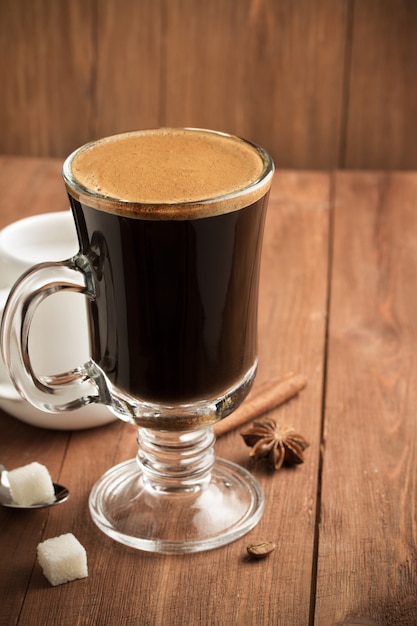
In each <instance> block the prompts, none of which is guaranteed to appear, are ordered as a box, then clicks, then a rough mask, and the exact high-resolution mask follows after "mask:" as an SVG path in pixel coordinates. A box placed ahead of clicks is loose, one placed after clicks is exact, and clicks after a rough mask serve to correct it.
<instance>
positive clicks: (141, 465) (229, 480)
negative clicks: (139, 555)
mask: <svg viewBox="0 0 417 626" xmlns="http://www.w3.org/2000/svg"><path fill="white" fill-rule="evenodd" d="M214 441H215V437H214V433H213V428H212V427H205V428H202V429H198V430H190V431H184V432H183V431H181V432H176V431H172V432H171V431H154V430H150V429H146V428H140V429H139V430H138V444H139V450H138V454H137V456H136V458H135V459H131V460H129V461H126V462H124V463H121V464H119V465H116V466H115V467H113V468H112V469H110V470H109V471H107V472H106V473H105V474H104V475H103V476H102V477H101V478H100V479H99V480H98V481H97V483H96V484H95V485H94V487H93V489H92V491H91V494H90V500H89V506H90V512H91V515H92V518H93V520H94V522H95V523H96V524H97V526H98V527H99V528H100V529H101V530H102V531H103V532H104V533H105V534H106V535H108V536H109V537H111V538H112V539H114V540H116V541H118V542H120V543H123V544H125V545H127V546H130V547H132V548H137V549H139V550H145V551H149V552H159V553H186V552H199V551H202V550H209V549H212V548H217V547H220V546H222V545H225V544H227V543H230V542H231V541H235V540H236V539H238V538H239V537H241V536H242V535H244V534H246V533H247V532H248V531H249V530H250V529H251V528H253V527H254V526H255V525H256V524H257V522H258V521H259V519H260V518H261V516H262V513H263V508H264V497H263V493H262V490H261V488H260V486H259V484H258V482H257V480H256V479H255V478H254V477H253V476H252V474H251V473H250V472H248V471H247V470H245V469H244V468H243V467H241V466H239V465H236V464H235V463H232V462H230V461H226V460H223V459H217V460H216V459H215V456H214V449H213V448H214Z"/></svg>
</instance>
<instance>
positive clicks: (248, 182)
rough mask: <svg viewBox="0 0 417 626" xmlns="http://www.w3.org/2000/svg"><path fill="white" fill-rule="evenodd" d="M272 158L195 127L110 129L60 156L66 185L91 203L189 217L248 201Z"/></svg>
mask: <svg viewBox="0 0 417 626" xmlns="http://www.w3.org/2000/svg"><path fill="white" fill-rule="evenodd" d="M273 169H274V166H273V163H272V161H271V159H270V157H269V156H268V154H267V153H266V152H264V151H263V150H262V149H261V148H259V147H258V146H255V145H253V144H251V143H249V142H246V141H244V140H243V139H240V138H238V137H233V136H231V135H226V134H222V133H217V132H214V131H208V130H200V129H170V128H161V129H155V130H148V131H137V132H129V133H123V134H120V135H114V136H112V137H107V138H105V139H102V140H99V141H96V142H92V143H90V144H87V145H86V146H83V147H81V148H80V149H78V150H76V151H75V152H74V153H73V154H72V155H70V156H69V157H68V159H67V160H66V161H65V163H64V168H63V176H64V180H65V183H66V186H67V190H68V192H69V193H70V195H71V196H72V197H74V198H75V199H76V200H78V201H80V202H82V203H83V204H87V205H88V206H91V207H93V208H96V209H99V210H102V211H106V212H110V213H114V214H118V215H126V216H128V217H138V218H141V219H154V220H155V219H170V220H172V219H195V218H200V217H207V216H210V215H218V214H220V213H228V212H231V211H235V210H238V209H241V208H243V207H245V206H249V205H250V204H252V203H253V202H256V201H257V200H259V199H260V198H261V197H262V196H264V195H265V194H266V192H267V191H268V189H269V187H270V185H271V181H272V174H273Z"/></svg>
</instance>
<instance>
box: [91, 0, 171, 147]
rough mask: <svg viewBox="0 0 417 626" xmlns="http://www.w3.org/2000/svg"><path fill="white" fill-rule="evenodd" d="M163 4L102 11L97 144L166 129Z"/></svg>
mask: <svg viewBox="0 0 417 626" xmlns="http://www.w3.org/2000/svg"><path fill="white" fill-rule="evenodd" d="M162 5H163V2H162V0H152V1H149V0H145V1H140V2H132V1H131V0H118V1H117V2H115V1H114V0H104V1H102V2H98V3H97V7H96V24H95V29H96V40H97V50H96V59H95V65H96V67H95V107H94V108H95V119H94V126H93V135H94V137H93V138H95V139H97V138H100V137H106V136H107V135H112V134H115V133H119V132H123V131H126V130H136V129H138V128H155V127H157V126H161V125H163V123H162V121H161V110H160V109H161V107H162V102H163V93H164V91H163V90H164V85H163V76H162V74H163V69H164V65H165V60H164V55H165V48H164V33H163V19H162V18H163V12H162Z"/></svg>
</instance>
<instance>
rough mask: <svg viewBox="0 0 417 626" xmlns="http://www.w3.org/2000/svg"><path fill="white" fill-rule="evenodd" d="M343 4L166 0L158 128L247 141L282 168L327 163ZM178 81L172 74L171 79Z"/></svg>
mask: <svg viewBox="0 0 417 626" xmlns="http://www.w3.org/2000/svg"><path fill="white" fill-rule="evenodd" d="M346 6H347V3H346V2H337V3H335V2H332V1H331V0H330V1H328V0H320V1H318V2H315V3H311V2H310V1H309V0H301V1H299V2H297V3H296V4H294V3H291V2H286V1H277V2H270V1H268V0H257V1H256V2H255V1H253V0H244V1H241V2H238V3H236V2H232V1H228V2H224V0H215V1H213V2H205V3H201V4H200V5H199V12H198V15H195V9H194V11H193V7H195V3H194V2H193V1H192V0H186V1H185V2H184V1H183V0H176V1H175V2H171V3H170V10H169V11H168V12H167V90H166V121H167V123H168V125H180V126H182V125H195V126H203V127H213V126H214V127H215V128H218V129H219V130H225V131H228V132H232V133H235V134H238V135H242V136H245V137H247V138H248V139H251V140H252V141H256V142H258V143H260V144H261V145H263V146H264V147H265V148H266V149H267V150H269V151H270V152H271V154H272V156H273V158H274V159H275V160H276V161H277V163H279V164H280V165H281V166H283V167H293V166H295V165H297V167H306V166H307V167H308V166H311V164H312V161H311V158H310V156H311V154H313V153H314V154H315V167H318V168H320V167H321V168H323V167H329V166H330V165H331V164H332V163H335V162H336V160H337V154H338V148H339V145H338V138H339V129H340V111H341V98H342V86H343V64H344V41H345V28H346ZM178 79H179V80H178Z"/></svg>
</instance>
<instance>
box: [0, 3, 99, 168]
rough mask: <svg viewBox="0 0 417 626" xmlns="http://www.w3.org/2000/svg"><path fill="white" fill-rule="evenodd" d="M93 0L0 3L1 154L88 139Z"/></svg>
mask: <svg viewBox="0 0 417 626" xmlns="http://www.w3.org/2000/svg"><path fill="white" fill-rule="evenodd" d="M93 4H94V2H93V0H73V1H71V2H55V1H54V0H32V1H31V2H26V1H25V0H15V1H13V2H2V3H1V6H0V84H1V92H2V96H1V106H0V127H1V128H2V132H1V134H0V152H1V153H3V154H23V155H36V156H64V155H66V154H68V153H69V152H71V151H72V150H73V149H74V148H76V147H77V146H78V145H81V144H83V143H84V142H85V141H87V140H88V139H89V138H90V136H91V127H92V119H93V104H94V102H93V99H92V88H93V72H92V68H93V52H94V48H93V44H94V39H93Z"/></svg>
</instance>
